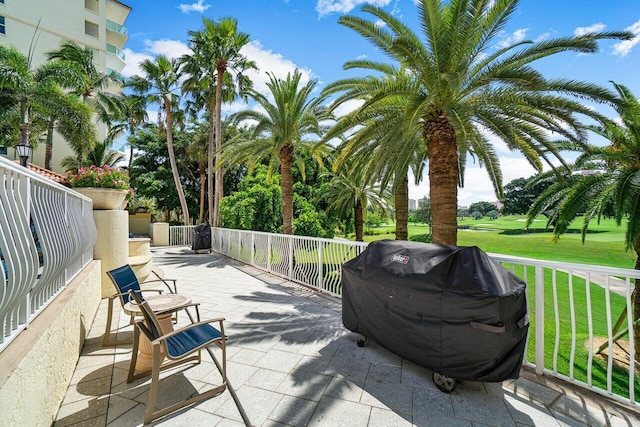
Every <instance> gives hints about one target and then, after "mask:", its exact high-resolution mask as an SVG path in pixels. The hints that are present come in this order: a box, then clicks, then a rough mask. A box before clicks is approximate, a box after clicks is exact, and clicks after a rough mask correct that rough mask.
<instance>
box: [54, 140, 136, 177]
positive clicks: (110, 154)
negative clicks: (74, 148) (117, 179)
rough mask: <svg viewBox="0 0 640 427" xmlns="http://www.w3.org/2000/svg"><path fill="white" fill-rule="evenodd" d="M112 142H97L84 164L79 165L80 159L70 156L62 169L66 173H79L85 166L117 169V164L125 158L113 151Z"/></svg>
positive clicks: (87, 154) (63, 160) (65, 159)
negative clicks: (105, 166)
mask: <svg viewBox="0 0 640 427" xmlns="http://www.w3.org/2000/svg"><path fill="white" fill-rule="evenodd" d="M110 146H111V141H109V140H105V141H103V142H96V143H95V144H94V145H93V147H92V148H91V150H89V152H87V153H86V155H85V156H84V158H83V159H82V162H81V163H80V164H78V157H74V156H68V157H65V158H64V159H62V167H63V168H64V170H65V171H67V172H71V173H74V174H76V173H78V170H79V169H80V168H82V167H84V166H92V165H95V166H104V165H107V166H111V167H115V165H116V163H118V162H119V161H120V160H122V159H123V158H124V154H122V153H121V152H119V151H116V150H111V149H109V147H110Z"/></svg>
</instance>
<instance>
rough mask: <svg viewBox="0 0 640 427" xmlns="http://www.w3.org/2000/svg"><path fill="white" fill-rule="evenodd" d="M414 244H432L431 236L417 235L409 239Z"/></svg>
mask: <svg viewBox="0 0 640 427" xmlns="http://www.w3.org/2000/svg"><path fill="white" fill-rule="evenodd" d="M409 240H411V241H412V242H422V243H431V234H416V235H414V236H411V237H409Z"/></svg>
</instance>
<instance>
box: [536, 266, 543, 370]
mask: <svg viewBox="0 0 640 427" xmlns="http://www.w3.org/2000/svg"><path fill="white" fill-rule="evenodd" d="M535 276H536V278H535V283H536V322H535V325H536V373H537V374H538V375H540V374H542V372H543V371H544V269H543V268H542V267H541V266H536V267H535Z"/></svg>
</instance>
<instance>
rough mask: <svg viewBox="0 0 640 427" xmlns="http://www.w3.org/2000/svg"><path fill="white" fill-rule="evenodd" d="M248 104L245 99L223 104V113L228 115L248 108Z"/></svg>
mask: <svg viewBox="0 0 640 427" xmlns="http://www.w3.org/2000/svg"><path fill="white" fill-rule="evenodd" d="M246 109H247V104H246V103H245V102H244V101H234V102H232V103H224V104H222V115H223V116H227V115H230V114H233V113H237V112H238V111H242V110H246Z"/></svg>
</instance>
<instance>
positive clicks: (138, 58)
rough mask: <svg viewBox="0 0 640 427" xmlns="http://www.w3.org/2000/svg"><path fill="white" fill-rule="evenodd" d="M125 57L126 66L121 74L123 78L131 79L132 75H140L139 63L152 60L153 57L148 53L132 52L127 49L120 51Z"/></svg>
mask: <svg viewBox="0 0 640 427" xmlns="http://www.w3.org/2000/svg"><path fill="white" fill-rule="evenodd" d="M122 52H123V53H124V55H125V62H126V65H125V66H124V68H123V69H122V72H121V73H120V74H122V75H123V76H125V77H131V76H133V75H136V74H137V75H140V74H141V72H140V63H141V62H142V61H144V60H145V59H149V60H152V59H153V56H152V55H150V54H148V53H142V52H134V51H132V50H131V49H129V48H125V49H123V50H122Z"/></svg>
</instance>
